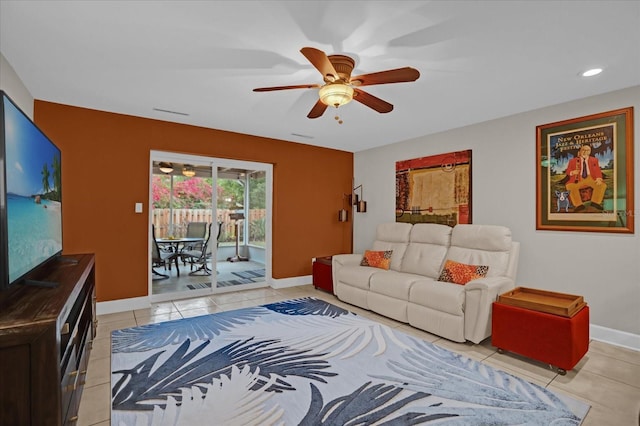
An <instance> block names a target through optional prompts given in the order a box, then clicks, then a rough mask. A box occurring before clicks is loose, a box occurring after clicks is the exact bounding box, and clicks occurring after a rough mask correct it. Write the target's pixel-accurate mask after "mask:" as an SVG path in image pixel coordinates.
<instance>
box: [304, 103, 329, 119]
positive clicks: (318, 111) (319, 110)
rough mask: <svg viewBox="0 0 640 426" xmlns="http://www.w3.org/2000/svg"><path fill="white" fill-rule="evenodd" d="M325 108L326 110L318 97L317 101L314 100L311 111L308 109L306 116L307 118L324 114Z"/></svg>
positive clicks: (325, 106)
mask: <svg viewBox="0 0 640 426" xmlns="http://www.w3.org/2000/svg"><path fill="white" fill-rule="evenodd" d="M326 110H327V105H326V104H323V103H322V101H321V100H320V99H318V102H316V104H315V105H314V106H313V108H311V111H309V114H307V117H308V118H318V117H320V116H321V115H322V114H324V112H325V111H326Z"/></svg>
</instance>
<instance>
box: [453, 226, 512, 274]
mask: <svg viewBox="0 0 640 426" xmlns="http://www.w3.org/2000/svg"><path fill="white" fill-rule="evenodd" d="M511 246H512V240H511V230H510V229H509V228H506V227H504V226H496V225H466V224H465V225H456V226H455V227H454V228H453V231H452V233H451V247H450V248H449V251H448V252H447V260H453V261H456V262H459V263H465V264H469V265H487V266H489V270H488V271H487V277H496V276H504V275H505V274H506V272H507V267H508V266H509V255H510V251H511Z"/></svg>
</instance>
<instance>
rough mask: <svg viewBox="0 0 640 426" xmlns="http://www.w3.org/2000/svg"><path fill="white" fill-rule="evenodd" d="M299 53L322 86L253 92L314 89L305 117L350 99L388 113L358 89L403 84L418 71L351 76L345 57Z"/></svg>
mask: <svg viewBox="0 0 640 426" xmlns="http://www.w3.org/2000/svg"><path fill="white" fill-rule="evenodd" d="M300 52H301V53H302V54H303V55H304V56H305V57H306V58H307V59H308V60H309V62H311V64H312V65H313V66H314V67H316V69H317V70H318V71H320V73H321V74H322V77H323V80H324V84H300V85H296V86H276V87H260V88H257V89H253V91H254V92H272V91H275V90H288V89H317V88H319V89H320V90H319V91H318V94H319V97H320V99H318V101H317V102H316V104H315V105H314V106H313V108H311V111H309V114H307V117H309V118H318V117H320V116H321V115H322V114H323V113H324V112H325V110H326V109H327V108H328V107H329V106H334V107H336V108H338V107H340V106H342V105H345V104H347V103H349V102H351V100H355V101H358V102H360V103H361V104H363V105H366V106H368V107H369V108H371V109H373V110H375V111H378V112H380V113H386V112H391V111H392V110H393V105H391V104H390V103H389V102H386V101H383V100H382V99H380V98H377V97H375V96H373V95H371V94H369V93H367V92H365V91H363V90H361V89H359V88H358V87H361V86H371V85H374V84H389V83H406V82H410V81H416V80H417V79H418V78H419V77H420V72H419V71H418V70H416V69H415V68H411V67H404V68H397V69H393V70H387V71H380V72H374V73H371V74H362V75H358V76H355V77H352V76H351V72H352V71H353V68H354V67H355V61H354V60H353V59H352V58H350V57H349V56H345V55H329V56H327V55H326V54H325V53H324V52H323V51H322V50H318V49H315V48H313V47H303V48H302V49H301V50H300Z"/></svg>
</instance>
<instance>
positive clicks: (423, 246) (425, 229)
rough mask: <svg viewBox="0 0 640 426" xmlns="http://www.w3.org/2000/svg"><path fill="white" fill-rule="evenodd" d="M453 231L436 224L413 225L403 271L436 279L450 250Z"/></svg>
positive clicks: (445, 226) (404, 257)
mask: <svg viewBox="0 0 640 426" xmlns="http://www.w3.org/2000/svg"><path fill="white" fill-rule="evenodd" d="M451 229H452V228H451V227H450V226H447V225H439V224H435V223H418V224H416V225H413V229H412V230H411V234H410V236H409V245H408V246H407V250H406V252H405V254H404V256H403V258H402V266H401V271H402V272H408V273H411V274H418V275H424V276H427V277H431V278H436V277H437V276H438V274H439V273H440V268H441V267H442V263H443V261H444V258H445V255H446V254H447V249H448V248H449V243H450V241H451Z"/></svg>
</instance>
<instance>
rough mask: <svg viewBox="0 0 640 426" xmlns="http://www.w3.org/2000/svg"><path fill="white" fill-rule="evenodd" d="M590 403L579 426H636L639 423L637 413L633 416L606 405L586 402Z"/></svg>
mask: <svg viewBox="0 0 640 426" xmlns="http://www.w3.org/2000/svg"><path fill="white" fill-rule="evenodd" d="M587 404H590V405H591V408H590V409H589V412H588V413H587V415H586V417H585V418H584V420H583V421H582V424H581V425H580V426H609V425H612V426H613V425H615V426H625V425H626V426H636V425H640V419H639V418H638V415H636V416H634V415H633V413H631V414H630V413H625V412H621V411H617V410H613V409H611V408H608V407H604V406H602V405H600V404H594V403H592V402H588V401H587Z"/></svg>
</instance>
